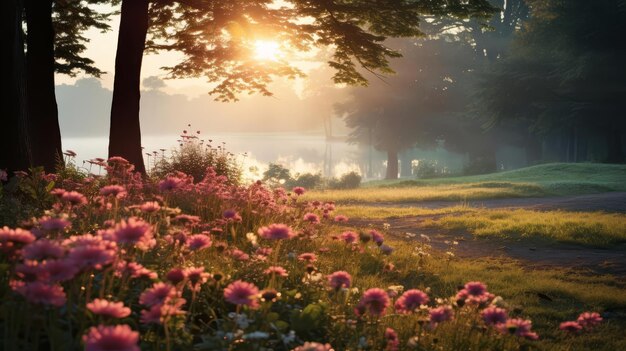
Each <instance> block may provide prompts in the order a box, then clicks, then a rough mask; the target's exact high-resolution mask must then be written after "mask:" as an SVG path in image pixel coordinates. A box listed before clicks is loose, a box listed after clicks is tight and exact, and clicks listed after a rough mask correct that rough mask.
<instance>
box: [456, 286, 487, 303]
mask: <svg viewBox="0 0 626 351" xmlns="http://www.w3.org/2000/svg"><path fill="white" fill-rule="evenodd" d="M493 298H494V295H493V294H490V293H489V292H488V291H487V286H486V285H485V284H483V283H481V282H469V283H467V284H465V287H464V288H463V289H461V290H460V291H459V292H458V293H457V294H456V300H457V304H458V305H459V306H461V305H463V304H466V303H467V304H474V305H484V304H487V303H489V301H491V300H493Z"/></svg>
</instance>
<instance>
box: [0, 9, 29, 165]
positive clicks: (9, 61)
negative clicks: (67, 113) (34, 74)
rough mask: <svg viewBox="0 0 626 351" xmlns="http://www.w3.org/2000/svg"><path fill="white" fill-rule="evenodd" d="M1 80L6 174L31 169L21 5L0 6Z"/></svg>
mask: <svg viewBox="0 0 626 351" xmlns="http://www.w3.org/2000/svg"><path fill="white" fill-rule="evenodd" d="M0 9H1V11H0V37H1V38H2V51H1V52H2V54H1V55H2V65H1V68H0V75H1V76H2V77H3V83H4V84H2V95H1V96H0V118H1V119H2V122H1V123H2V128H0V169H4V170H7V171H8V173H9V174H12V172H14V171H18V170H25V169H28V167H30V166H31V154H30V149H29V146H30V145H29V143H28V132H27V122H28V121H27V113H26V70H25V67H24V42H23V32H22V15H23V4H22V2H21V1H20V0H5V1H2V4H1V5H0Z"/></svg>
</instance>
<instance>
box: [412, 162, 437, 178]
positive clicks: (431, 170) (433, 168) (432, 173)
mask: <svg viewBox="0 0 626 351" xmlns="http://www.w3.org/2000/svg"><path fill="white" fill-rule="evenodd" d="M413 172H414V173H415V175H416V176H417V177H418V178H434V177H436V176H437V174H438V171H437V161H435V160H419V162H418V163H417V166H415V167H413Z"/></svg>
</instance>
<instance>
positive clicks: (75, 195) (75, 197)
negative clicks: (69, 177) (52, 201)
mask: <svg viewBox="0 0 626 351" xmlns="http://www.w3.org/2000/svg"><path fill="white" fill-rule="evenodd" d="M61 201H63V202H67V203H70V204H72V205H75V206H79V205H84V204H86V203H87V198H86V197H85V196H84V195H83V194H81V193H79V192H77V191H66V192H65V193H63V195H61Z"/></svg>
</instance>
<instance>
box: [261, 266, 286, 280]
mask: <svg viewBox="0 0 626 351" xmlns="http://www.w3.org/2000/svg"><path fill="white" fill-rule="evenodd" d="M263 273H265V274H267V275H270V274H273V275H275V276H277V277H283V278H285V277H287V276H288V275H289V274H288V273H287V270H286V269H284V268H283V267H280V266H271V267H269V268H268V269H266V270H265V271H263Z"/></svg>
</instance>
